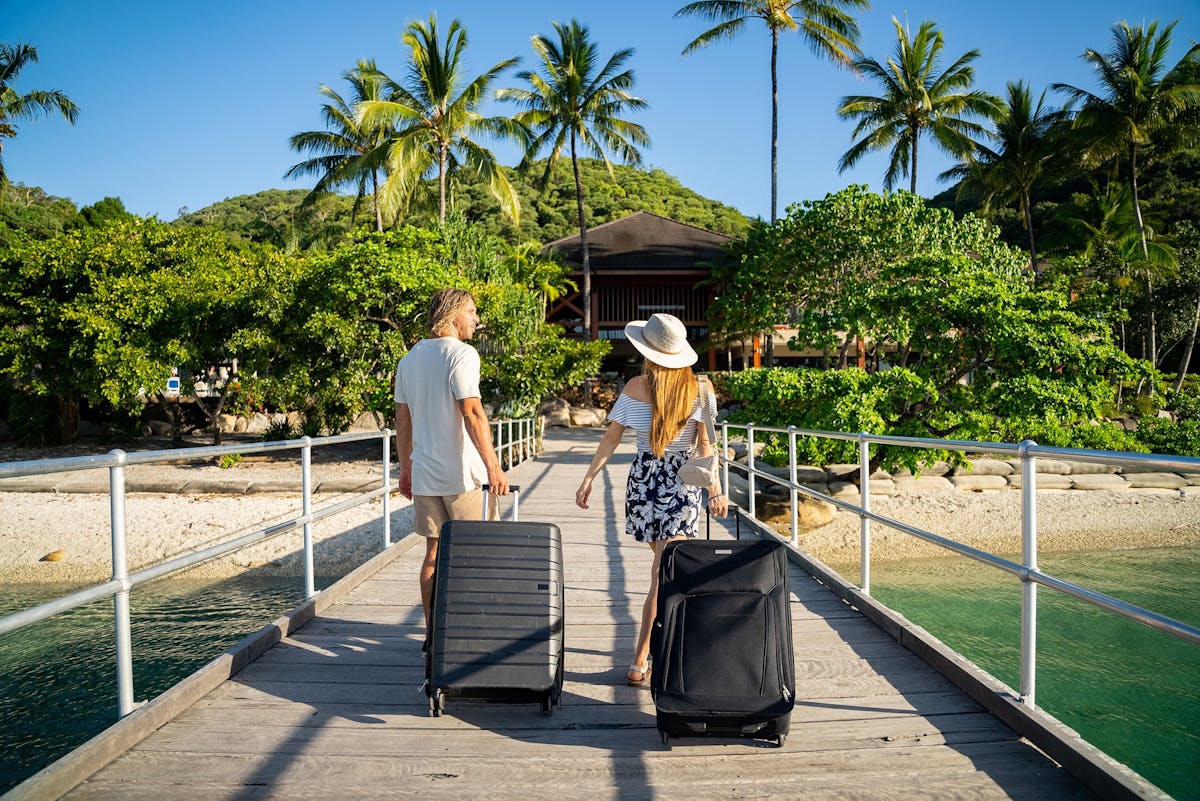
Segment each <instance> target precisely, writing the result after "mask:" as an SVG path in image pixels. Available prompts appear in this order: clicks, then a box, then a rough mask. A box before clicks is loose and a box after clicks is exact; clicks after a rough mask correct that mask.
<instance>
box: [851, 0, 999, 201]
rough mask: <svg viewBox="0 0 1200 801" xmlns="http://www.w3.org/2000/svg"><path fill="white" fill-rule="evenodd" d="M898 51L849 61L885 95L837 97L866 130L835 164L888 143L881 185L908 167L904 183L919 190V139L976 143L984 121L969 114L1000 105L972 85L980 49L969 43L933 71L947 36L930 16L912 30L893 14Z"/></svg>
mask: <svg viewBox="0 0 1200 801" xmlns="http://www.w3.org/2000/svg"><path fill="white" fill-rule="evenodd" d="M892 24H893V25H895V26H896V52H895V57H894V58H889V59H888V60H887V62H886V63H883V64H881V63H879V62H878V61H875V60H874V59H870V58H860V59H858V60H857V61H855V62H854V68H855V69H857V70H858V71H859V72H861V73H863V74H865V75H866V76H867V77H869V78H874V79H875V80H877V81H878V82H879V83H880V84H881V85H882V87H883V95H882V96H880V97H873V96H871V95H850V96H847V97H843V98H842V102H841V105H840V106H839V107H838V110H837V113H838V116H839V117H841V118H842V119H857V120H858V124H857V125H856V126H855V128H854V133H853V134H852V135H853V136H859V135H860V134H865V136H863V138H862V139H859V140H858V141H857V142H855V143H854V144H853V145H851V147H850V149H849V150H847V151H846V152H845V153H844V154H843V155H842V158H841V160H840V161H839V162H838V171H839V172H844V171H845V170H848V169H849V168H851V167H853V166H854V164H855V163H857V162H858V160H859V159H860V158H862V157H863V156H864V155H865V154H866V153H868V152H870V151H873V150H883V149H885V148H888V147H890V148H891V161H890V162H889V164H888V169H887V172H886V173H885V174H884V177H883V185H884V187H885V188H887V189H891V188H892V187H893V186H894V185H895V184H896V179H897V178H899V177H900V176H901V175H904V174H907V175H908V176H909V178H910V181H909V191H911V192H913V193H914V194H916V191H917V142H918V140H919V139H920V137H921V134H922V133H927V134H928V135H929V136H931V137H932V138H933V141H934V142H935V143H936V144H937V145H938V146H939V147H941V148H942V149H943V150H945V151H947V152H949V153H951V154H953V155H955V156H959V157H963V156H966V155H967V154H969V153H971V152H972V151H973V150H974V149H975V142H976V141H977V140H979V139H981V138H982V136H983V134H984V133H985V129H984V128H983V126H981V125H980V124H978V123H976V122H971V121H970V120H967V119H965V117H967V116H978V117H992V116H994V115H995V114H996V113H998V112H999V109H1000V99H999V98H997V97H995V96H993V95H990V94H988V93H987V92H982V91H979V90H972V89H971V88H970V86H971V83H972V82H973V81H974V80H975V68H974V67H972V66H971V62H972V61H974V60H975V59H977V58H979V51H978V50H970V51H968V52H966V53H964V54H963V55H961V56H959V58H958V59H957V60H956V61H955V62H954V63H953V64H951V65H950V66H949V67H948V68H947V69H946V70H945V71H944V72H941V73H938V72H937V69H938V66H939V62H940V61H941V54H942V48H943V46H944V44H945V43H944V41H943V37H942V32H941V31H940V30H938V29H937V27H935V24H934V22H933V21H932V20H926V21H925V22H922V23H921V27H920V28H918V29H917V35H916V36H910V31H909V30H908V28H907V26H902V25H901V24H900V22H899V20H897V19H896V18H895V17H892Z"/></svg>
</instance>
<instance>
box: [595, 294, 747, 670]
mask: <svg viewBox="0 0 1200 801" xmlns="http://www.w3.org/2000/svg"><path fill="white" fill-rule="evenodd" d="M625 335H626V336H627V337H628V338H629V341H630V342H632V343H633V346H634V347H635V348H637V349H638V351H639V352H640V353H641V354H642V356H644V357H645V362H644V363H643V365H642V374H641V375H640V376H636V377H634V378H632V379H630V381H629V383H627V384H626V385H625V388H624V389H623V390H622V391H621V395H620V396H619V397H618V398H617V402H616V403H615V404H613V408H612V411H610V412H609V414H608V419H609V420H610V421H611V423H610V424H609V427H608V431H606V432H605V433H604V437H603V438H602V439H601V440H600V444H599V445H598V446H597V447H596V455H595V456H594V457H592V463H591V465H590V466H589V467H588V471H587V475H585V476H584V478H583V483H581V484H580V485H579V489H578V490H576V492H575V503H576V504H577V505H578V506H579V507H580V508H581V509H587V508H588V504H587V502H588V496H589V495H591V492H592V482H593V481H594V480H595V478H596V476H597V475H599V473H600V471H601V470H603V469H604V465H605V464H607V463H608V460H609V458H610V457H611V456H612V454H613V451H615V450H616V448H617V445H618V444H619V443H620V441H621V436H622V434H624V433H625V429H626V428H632V429H633V430H634V431H635V432H636V433H637V448H638V452H637V456H636V457H635V458H634V460H633V465H632V466H631V467H630V469H629V480H628V483H627V484H626V488H625V532H626V533H627V534H630V535H631V536H633V538H634V539H635V540H637V541H638V542H644V543H646V544H647V545H649V546H650V548H651V549H652V551H653V553H654V558H653V561H652V562H651V565H650V592H649V593H647V594H646V601H645V603H644V604H643V605H642V626H641V630H640V631H639V632H638V639H637V645H636V646H635V648H634V652H633V663H632V664H630V666H629V673H628V674H627V676H626V681H627V682H628V683H629V684H630V685H632V686H634V687H641V686H646V685H647V684H648V681H649V677H650V666H649V658H650V628H651V626H652V625H653V624H654V616H655V614H656V613H657V607H658V565H659V561H660V560H661V558H662V552H663V548H664V547H665V546H666V544H667V543H668V542H671V541H672V540H679V539H685V538H688V537H695V536H696V535H697V533H698V532H699V521H700V505H701V497H700V495H701V489H700V488H699V487H691V486H688V485H686V484H684V483H682V482H681V481H680V480H679V476H678V473H679V468H680V466H682V465H683V463H684V462H685V461H687V458H688V455H689V452H691V451H693V449H694V450H695V451H696V452H697V453H698V454H699V455H701V456H707V455H708V454H709V453H710V452H711V450H712V443H710V442H709V441H708V433H707V431H706V429H705V426H704V422H703V421H704V416H703V414H702V411H701V408H700V404H699V392H698V382H697V380H696V376H695V375H694V374H693V373H692V367H691V366H692V365H693V364H695V363H696V359H697V356H696V351H695V350H693V349H692V346H691V345H689V344H688V342H687V329H686V328H684V325H683V323H682V322H680V320H679V319H678V318H677V317H674V316H672V315H670V314H655V315H653V316H652V317H651V318H650V319H649V320H635V321H634V322H632V323H630V324H629V325H627V326H625ZM707 401H708V404H709V413H710V414H712V415H714V416H715V414H716V398H715V397H714V396H713V394H712V393H711V392H709V393H707ZM708 508H709V511H710V512H711V513H712V514H714V515H717V516H718V517H724V516H725V513H726V512H727V511H728V504H727V502H726V500H725V496H724V495H723V494H721V486H720V484H716V483H714V484H713V485H712V486H710V487H708Z"/></svg>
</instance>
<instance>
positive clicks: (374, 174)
mask: <svg viewBox="0 0 1200 801" xmlns="http://www.w3.org/2000/svg"><path fill="white" fill-rule="evenodd" d="M371 197H372V198H374V202H375V230H376V231H378V232H379V233H383V209H381V208H379V170H371Z"/></svg>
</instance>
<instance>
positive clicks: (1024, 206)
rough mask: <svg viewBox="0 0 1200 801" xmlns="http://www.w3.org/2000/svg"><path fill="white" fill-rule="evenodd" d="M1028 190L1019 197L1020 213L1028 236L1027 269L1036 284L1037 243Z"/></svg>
mask: <svg viewBox="0 0 1200 801" xmlns="http://www.w3.org/2000/svg"><path fill="white" fill-rule="evenodd" d="M1029 202H1030V200H1029V190H1028V189H1027V190H1025V192H1024V193H1023V194H1022V197H1021V213H1022V214H1023V215H1024V217H1025V232H1026V233H1028V234H1029V269H1031V270H1033V282H1034V283H1035V284H1036V283H1037V279H1038V271H1037V241H1036V240H1034V238H1033V214H1031V213H1030V211H1029Z"/></svg>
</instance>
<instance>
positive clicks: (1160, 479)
mask: <svg viewBox="0 0 1200 801" xmlns="http://www.w3.org/2000/svg"><path fill="white" fill-rule="evenodd" d="M1125 480H1126V481H1128V482H1129V486H1130V487H1132V488H1133V489H1142V488H1155V489H1171V490H1179V489H1183V488H1184V487H1186V486H1187V485H1188V480H1187V479H1186V478H1184V477H1183V476H1181V475H1179V474H1178V473H1131V474H1129V475H1127V476H1125Z"/></svg>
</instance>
